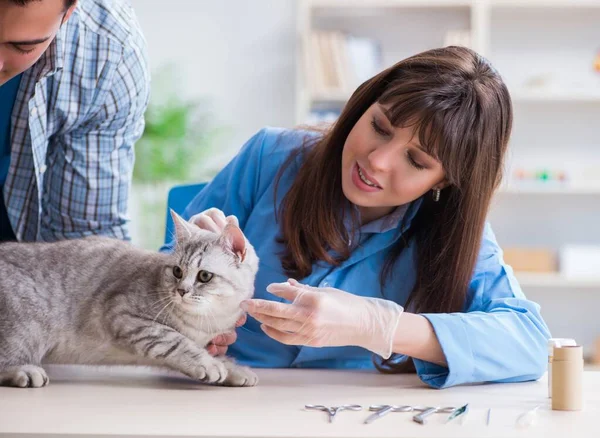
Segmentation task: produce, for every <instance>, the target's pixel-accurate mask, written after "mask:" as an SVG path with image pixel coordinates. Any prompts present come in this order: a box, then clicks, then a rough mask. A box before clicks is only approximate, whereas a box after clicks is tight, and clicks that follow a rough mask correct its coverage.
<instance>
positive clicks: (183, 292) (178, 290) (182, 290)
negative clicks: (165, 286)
mask: <svg viewBox="0 0 600 438" xmlns="http://www.w3.org/2000/svg"><path fill="white" fill-rule="evenodd" d="M177 293H179V295H181V296H184V295H185V294H186V293H187V290H185V289H177Z"/></svg>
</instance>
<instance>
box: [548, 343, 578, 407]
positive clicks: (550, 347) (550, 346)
mask: <svg viewBox="0 0 600 438" xmlns="http://www.w3.org/2000/svg"><path fill="white" fill-rule="evenodd" d="M576 345H577V343H576V342H575V340H574V339H570V338H550V339H548V397H549V398H552V361H553V359H554V347H575V346H576Z"/></svg>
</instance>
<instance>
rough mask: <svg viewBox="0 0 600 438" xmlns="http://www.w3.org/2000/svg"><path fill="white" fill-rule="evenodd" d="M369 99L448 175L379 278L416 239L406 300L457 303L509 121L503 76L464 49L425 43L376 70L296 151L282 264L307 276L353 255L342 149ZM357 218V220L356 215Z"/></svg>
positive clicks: (417, 308)
mask: <svg viewBox="0 0 600 438" xmlns="http://www.w3.org/2000/svg"><path fill="white" fill-rule="evenodd" d="M375 102H378V103H380V104H383V105H386V107H387V108H388V113H389V114H390V119H391V122H392V124H393V125H394V126H398V127H407V126H410V127H413V129H414V130H415V135H418V136H419V140H420V143H421V145H423V147H424V148H425V149H426V151H427V152H428V153H429V154H430V155H432V156H434V157H437V158H438V159H439V160H440V162H441V163H442V166H443V168H444V171H445V173H446V180H447V182H448V183H449V185H448V187H446V188H445V189H444V190H442V192H441V196H440V200H439V202H435V201H434V200H433V198H432V196H428V195H425V196H423V197H422V199H421V200H420V206H419V209H418V211H417V213H416V215H415V216H414V218H413V220H412V222H411V226H410V228H409V230H408V231H407V233H406V234H405V238H404V239H399V241H398V242H397V243H396V244H395V245H394V246H393V247H392V248H391V250H390V252H389V257H387V259H386V260H387V261H386V263H385V265H384V266H382V271H381V282H382V284H383V282H384V281H385V279H386V277H388V276H389V274H391V271H392V269H393V265H394V261H395V260H396V259H397V257H398V256H399V255H400V253H401V252H402V250H403V249H404V248H405V246H406V245H407V244H412V243H415V244H416V256H417V273H416V283H415V286H414V289H413V290H412V292H411V295H410V297H409V299H408V302H407V303H406V304H405V307H407V308H410V310H411V311H414V312H417V313H424V312H428V313H442V312H456V311H461V310H463V308H464V306H465V300H466V295H467V289H468V285H469V282H470V280H471V277H472V275H473V270H474V267H475V262H476V260H477V256H478V253H479V247H480V244H481V237H482V233H483V228H484V225H485V218H486V215H487V213H488V209H489V206H490V202H491V199H492V196H493V193H494V191H495V189H496V188H497V187H498V185H499V184H500V181H501V178H502V170H503V164H504V163H503V159H504V156H505V152H506V149H507V145H508V141H509V137H510V132H511V127H512V104H511V99H510V95H509V93H508V90H507V88H506V86H505V84H504V82H503V81H502V79H501V77H500V75H499V74H498V72H497V71H496V70H495V69H494V68H493V67H492V66H491V65H490V64H489V62H488V61H487V60H485V59H484V58H483V57H481V56H479V55H478V54H477V53H475V52H474V51H472V50H470V49H467V48H463V47H445V48H440V49H434V50H429V51H426V52H423V53H420V54H417V55H415V56H412V57H410V58H407V59H405V60H402V61H400V62H398V63H397V64H395V65H394V66H392V67H390V68H388V69H386V70H384V71H382V72H381V73H379V74H378V75H377V76H375V77H373V78H371V79H369V80H368V81H366V82H365V83H363V84H362V85H361V86H360V87H359V88H358V89H357V90H356V91H355V92H354V93H353V94H352V96H351V98H350V100H349V101H348V103H347V104H346V105H345V107H344V109H343V111H342V113H341V115H340V117H339V119H338V120H337V121H336V123H335V124H334V125H333V126H332V128H331V129H330V130H328V131H326V132H325V133H324V135H323V136H321V137H318V139H317V140H316V141H314V142H313V144H311V145H310V147H304V148H302V149H301V150H300V151H299V152H298V153H301V154H304V156H303V164H302V165H301V167H300V169H299V172H298V175H297V176H296V178H295V180H294V182H293V184H292V186H291V189H290V190H289V191H288V192H287V193H286V195H285V196H284V198H283V199H282V204H281V208H280V210H279V221H280V224H281V230H282V233H283V237H282V241H283V242H285V243H286V250H285V252H284V253H283V254H282V255H281V261H282V265H283V267H284V269H285V270H286V273H287V274H288V275H290V276H291V277H294V278H303V277H305V276H307V275H309V274H310V272H311V270H312V265H313V263H315V262H317V261H319V260H322V261H325V262H327V263H331V264H334V265H337V264H339V263H340V262H341V261H343V260H344V259H346V258H348V257H349V255H350V251H349V246H348V234H347V231H346V228H345V226H344V222H343V221H344V217H343V214H342V212H343V211H344V206H345V205H347V202H348V201H347V200H346V198H345V196H344V194H343V192H342V182H341V177H342V176H341V163H342V150H343V147H344V143H345V141H346V137H347V136H348V134H349V132H350V130H351V129H352V128H353V126H354V125H355V123H356V122H357V121H358V119H359V118H360V117H361V116H362V115H363V113H364V112H365V111H366V110H367V109H368V108H369V107H370V106H371V105H372V104H374V103H375ZM293 159H294V157H290V161H291V160H293ZM290 161H288V163H289V162H290ZM284 169H285V166H284ZM284 169H282V173H283V170H284ZM280 176H281V173H280ZM415 205H416V204H415ZM298 212H302V214H298ZM354 221H355V225H358V223H357V221H358V218H356V217H355V218H354ZM328 250H333V251H334V252H335V253H337V254H338V256H337V257H333V256H331V255H330V253H329V252H328Z"/></svg>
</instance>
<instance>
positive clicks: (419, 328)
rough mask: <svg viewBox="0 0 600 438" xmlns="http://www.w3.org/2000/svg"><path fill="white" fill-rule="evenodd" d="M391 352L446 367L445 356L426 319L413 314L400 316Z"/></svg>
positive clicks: (405, 313)
mask: <svg viewBox="0 0 600 438" xmlns="http://www.w3.org/2000/svg"><path fill="white" fill-rule="evenodd" d="M392 351H393V352H394V353H397V354H403V355H405V356H410V357H413V358H415V359H421V360H424V361H427V362H431V363H435V364H438V365H441V366H447V363H446V356H445V355H444V352H443V351H442V347H441V346H440V342H439V341H438V338H437V336H436V334H435V331H434V330H433V326H432V325H431V323H430V322H429V320H428V319H427V318H425V317H424V316H421V315H417V314H415V313H408V312H404V313H402V315H400V320H399V321H398V327H397V328H396V333H395V335H394V340H393V344H392Z"/></svg>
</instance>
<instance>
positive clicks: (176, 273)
mask: <svg viewBox="0 0 600 438" xmlns="http://www.w3.org/2000/svg"><path fill="white" fill-rule="evenodd" d="M173 276H174V277H175V278H178V279H180V278H181V277H183V271H182V270H181V268H180V267H179V266H173Z"/></svg>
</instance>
